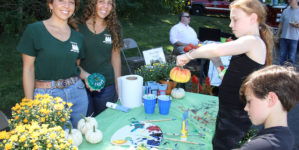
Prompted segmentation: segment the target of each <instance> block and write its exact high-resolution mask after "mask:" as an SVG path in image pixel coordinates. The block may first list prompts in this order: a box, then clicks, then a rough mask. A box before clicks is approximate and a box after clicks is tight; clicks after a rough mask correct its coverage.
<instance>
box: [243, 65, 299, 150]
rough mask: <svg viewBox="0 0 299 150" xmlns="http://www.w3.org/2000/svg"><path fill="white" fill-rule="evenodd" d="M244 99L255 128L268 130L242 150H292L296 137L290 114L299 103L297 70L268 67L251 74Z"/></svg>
mask: <svg viewBox="0 0 299 150" xmlns="http://www.w3.org/2000/svg"><path fill="white" fill-rule="evenodd" d="M240 96H241V99H242V100H243V101H246V106H245V108H244V110H245V111H247V112H248V115H249V118H250V120H251V122H252V123H253V124H254V125H261V124H264V129H263V130H261V131H260V132H259V133H258V134H257V135H256V136H254V137H253V138H251V139H250V140H249V141H248V142H247V143H245V144H244V145H243V146H242V147H241V148H240V149H241V150H276V149H277V150H291V149H293V146H294V136H293V135H292V133H291V131H290V130H289V128H288V124H287V113H288V112H289V111H290V110H291V108H292V107H293V106H295V105H296V103H297V102H298V97H299V74H298V73H297V72H295V70H294V69H293V68H290V67H289V68H286V67H282V66H276V65H272V66H268V67H265V68H263V69H260V70H258V71H255V72H253V73H252V74H250V75H249V76H248V77H247V78H246V80H245V81H244V82H243V84H242V86H241V89H240Z"/></svg>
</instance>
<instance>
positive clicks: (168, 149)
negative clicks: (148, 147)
mask: <svg viewBox="0 0 299 150" xmlns="http://www.w3.org/2000/svg"><path fill="white" fill-rule="evenodd" d="M153 148H159V149H166V150H175V149H172V148H166V147H161V146H153Z"/></svg>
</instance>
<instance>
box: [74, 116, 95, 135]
mask: <svg viewBox="0 0 299 150" xmlns="http://www.w3.org/2000/svg"><path fill="white" fill-rule="evenodd" d="M81 116H82V119H80V120H79V122H78V126H77V128H78V129H79V130H80V131H81V132H82V134H83V135H85V133H86V132H87V131H88V130H89V129H92V127H93V126H95V127H96V128H98V122H97V120H96V119H95V118H93V117H85V116H83V115H82V114H81Z"/></svg>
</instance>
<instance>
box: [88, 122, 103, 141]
mask: <svg viewBox="0 0 299 150" xmlns="http://www.w3.org/2000/svg"><path fill="white" fill-rule="evenodd" d="M102 138H103V134H102V131H101V130H98V129H96V127H95V126H93V129H90V130H88V131H87V132H86V133H85V139H86V141H87V142H89V143H91V144H95V143H99V142H101V141H102Z"/></svg>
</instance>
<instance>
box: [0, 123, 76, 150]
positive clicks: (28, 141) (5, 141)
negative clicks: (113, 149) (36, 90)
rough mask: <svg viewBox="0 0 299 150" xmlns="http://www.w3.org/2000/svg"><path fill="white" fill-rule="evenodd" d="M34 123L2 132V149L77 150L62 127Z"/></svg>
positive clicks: (0, 137) (0, 138)
mask: <svg viewBox="0 0 299 150" xmlns="http://www.w3.org/2000/svg"><path fill="white" fill-rule="evenodd" d="M48 126H49V125H48V124H43V125H40V124H39V122H36V121H32V123H30V124H22V123H21V122H20V124H18V125H16V126H15V129H13V130H10V131H9V132H6V131H2V132H0V149H5V150H14V149H32V150H40V149H61V150H62V149H64V150H77V149H78V148H77V147H74V146H72V140H67V139H66V138H65V137H64V136H65V133H64V130H63V129H62V128H61V127H60V126H56V127H51V128H49V127H48Z"/></svg>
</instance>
